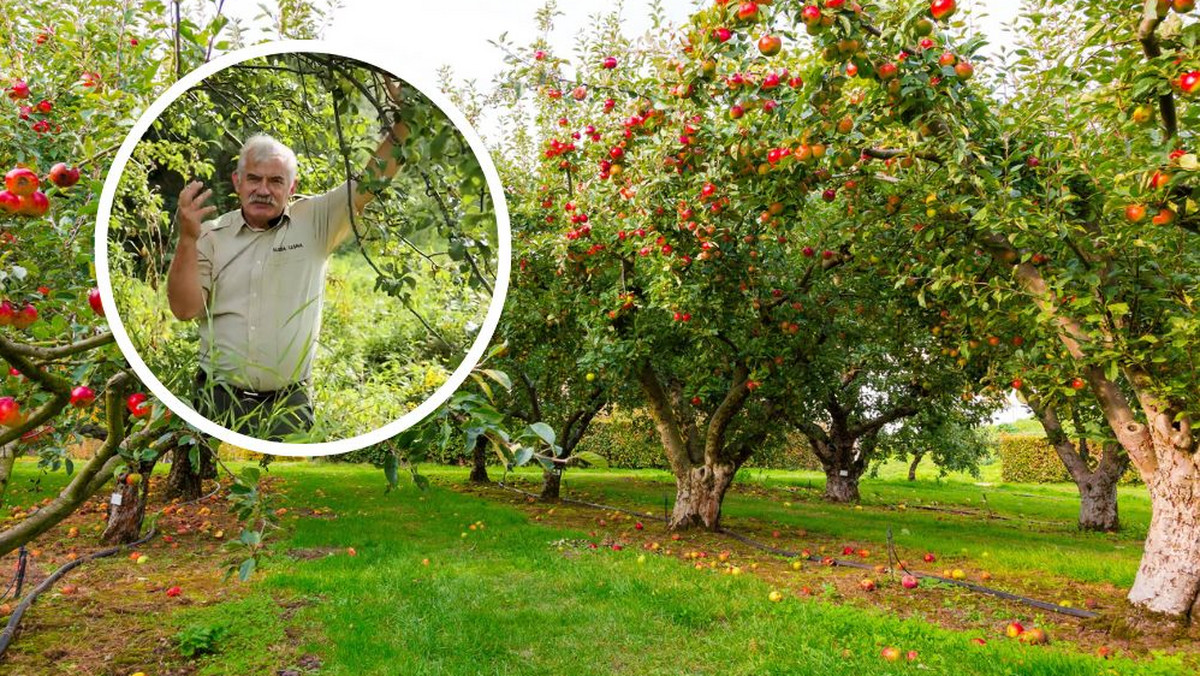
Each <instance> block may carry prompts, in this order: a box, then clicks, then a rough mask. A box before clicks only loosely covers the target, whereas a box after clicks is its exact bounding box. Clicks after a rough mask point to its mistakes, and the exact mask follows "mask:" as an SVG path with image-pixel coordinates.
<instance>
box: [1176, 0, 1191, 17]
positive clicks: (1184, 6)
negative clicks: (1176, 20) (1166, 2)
mask: <svg viewBox="0 0 1200 676" xmlns="http://www.w3.org/2000/svg"><path fill="white" fill-rule="evenodd" d="M1171 7H1173V8H1174V9H1175V11H1176V12H1179V13H1180V14H1186V13H1188V12H1190V11H1192V10H1193V9H1195V8H1196V0H1171Z"/></svg>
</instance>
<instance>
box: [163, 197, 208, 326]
mask: <svg viewBox="0 0 1200 676" xmlns="http://www.w3.org/2000/svg"><path fill="white" fill-rule="evenodd" d="M203 187H204V184H203V183H201V182H200V181H192V182H191V183H188V184H187V185H186V186H184V188H183V190H181V191H180V192H179V208H178V209H176V210H175V218H176V219H177V220H178V221H179V243H178V244H176V245H175V257H174V258H173V259H171V268H170V269H169V270H168V271H167V301H168V302H169V303H170V305H171V313H172V314H174V315H175V317H176V318H177V319H182V320H188V319H194V318H196V317H199V316H200V315H201V314H202V313H203V312H204V305H205V303H206V302H207V299H206V297H205V295H204V287H203V286H201V284H200V272H199V270H200V269H199V262H198V259H197V257H198V254H197V252H196V241H197V240H199V239H200V224H201V222H203V221H204V217H205V216H208V215H209V214H211V213H212V212H214V211H216V210H217V208H216V207H215V206H212V205H209V206H205V205H204V201H205V200H207V199H208V198H209V197H212V190H205V191H204V192H200V189H201V188H203Z"/></svg>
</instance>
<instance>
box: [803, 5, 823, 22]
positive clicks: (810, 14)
mask: <svg viewBox="0 0 1200 676" xmlns="http://www.w3.org/2000/svg"><path fill="white" fill-rule="evenodd" d="M800 19H801V20H802V21H804V23H806V24H808V25H809V26H815V25H816V24H819V23H820V22H821V8H820V7H817V6H816V5H805V6H804V9H802V10H800Z"/></svg>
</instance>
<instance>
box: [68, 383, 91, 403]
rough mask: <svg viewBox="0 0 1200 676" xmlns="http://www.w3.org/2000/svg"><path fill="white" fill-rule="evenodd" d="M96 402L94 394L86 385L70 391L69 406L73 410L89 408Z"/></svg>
mask: <svg viewBox="0 0 1200 676" xmlns="http://www.w3.org/2000/svg"><path fill="white" fill-rule="evenodd" d="M94 401H96V393H95V392H93V391H92V388H90V387H88V386H87V385H80V386H78V387H76V388H75V389H73V390H71V405H72V406H74V407H75V408H84V407H85V406H91V405H92V402H94Z"/></svg>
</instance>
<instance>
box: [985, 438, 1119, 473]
mask: <svg viewBox="0 0 1200 676" xmlns="http://www.w3.org/2000/svg"><path fill="white" fill-rule="evenodd" d="M1000 477H1001V478H1002V479H1003V480H1004V481H1006V482H1009V483H1029V484H1047V483H1061V482H1071V481H1072V479H1071V475H1070V473H1068V472H1067V467H1066V465H1063V462H1062V459H1061V458H1059V457H1058V454H1057V453H1055V452H1054V448H1053V447H1052V446H1051V445H1050V442H1049V441H1047V440H1046V437H1044V436H1042V435H1039V434H1001V435H1000ZM1139 481H1140V479H1139V477H1138V474H1137V471H1136V470H1134V469H1133V468H1132V467H1131V468H1130V469H1128V470H1127V471H1126V472H1125V474H1124V476H1122V477H1121V481H1120V483H1122V484H1130V483H1138V482H1139Z"/></svg>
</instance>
